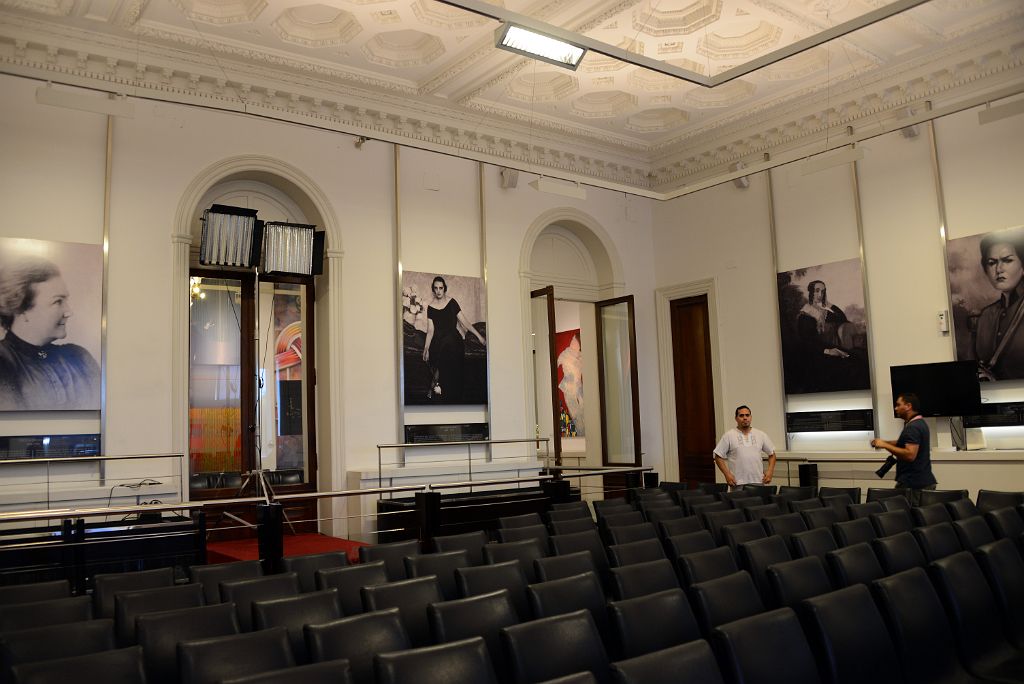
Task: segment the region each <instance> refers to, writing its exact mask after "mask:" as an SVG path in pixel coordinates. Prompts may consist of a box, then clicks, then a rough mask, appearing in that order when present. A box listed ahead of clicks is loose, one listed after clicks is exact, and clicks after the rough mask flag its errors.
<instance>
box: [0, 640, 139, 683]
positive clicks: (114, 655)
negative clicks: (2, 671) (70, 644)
mask: <svg viewBox="0 0 1024 684" xmlns="http://www.w3.org/2000/svg"><path fill="white" fill-rule="evenodd" d="M12 672H13V673H14V680H15V681H16V682H17V683H18V684H60V683H61V682H74V681H80V682H117V683H118V684H145V682H146V674H145V672H144V671H143V666H142V649H141V648H139V647H138V646H131V647H129V648H121V649H117V650H113V651H101V652H99V653H90V654H88V655H81V656H75V657H73V658H56V659H52V660H39V661H36V662H32V663H24V664H22V665H17V666H15V667H14V668H12Z"/></svg>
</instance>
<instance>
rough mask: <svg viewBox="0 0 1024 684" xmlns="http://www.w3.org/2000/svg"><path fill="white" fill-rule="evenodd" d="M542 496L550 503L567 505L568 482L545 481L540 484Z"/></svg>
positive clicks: (568, 494) (568, 498)
mask: <svg viewBox="0 0 1024 684" xmlns="http://www.w3.org/2000/svg"><path fill="white" fill-rule="evenodd" d="M540 488H541V490H542V491H543V492H544V496H546V497H548V499H550V500H551V503H553V504H555V503H567V502H568V501H569V500H570V496H571V494H570V485H569V481H568V480H545V481H544V482H541V483H540Z"/></svg>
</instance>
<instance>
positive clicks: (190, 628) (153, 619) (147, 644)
mask: <svg viewBox="0 0 1024 684" xmlns="http://www.w3.org/2000/svg"><path fill="white" fill-rule="evenodd" d="M135 633H136V638H137V639H138V642H139V645H140V646H142V652H143V654H144V660H145V664H146V679H147V681H148V682H149V684H170V683H171V682H177V681H178V650H177V649H178V643H179V642H182V641H191V640H194V639H206V638H210V637H217V636H227V635H229V634H238V616H237V615H236V614H235V606H234V604H231V603H215V604H213V605H212V606H203V607H201V608H182V609H180V610H170V611H162V612H159V613H145V614H143V615H140V616H139V617H138V618H136V621H135Z"/></svg>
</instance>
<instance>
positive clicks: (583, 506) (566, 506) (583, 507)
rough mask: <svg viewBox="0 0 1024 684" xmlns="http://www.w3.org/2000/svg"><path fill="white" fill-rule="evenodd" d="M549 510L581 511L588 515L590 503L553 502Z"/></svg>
mask: <svg viewBox="0 0 1024 684" xmlns="http://www.w3.org/2000/svg"><path fill="white" fill-rule="evenodd" d="M551 510H552V512H554V511H583V512H584V513H586V514H587V515H590V505H589V504H587V502H586V501H582V500H580V501H566V502H564V503H553V504H551Z"/></svg>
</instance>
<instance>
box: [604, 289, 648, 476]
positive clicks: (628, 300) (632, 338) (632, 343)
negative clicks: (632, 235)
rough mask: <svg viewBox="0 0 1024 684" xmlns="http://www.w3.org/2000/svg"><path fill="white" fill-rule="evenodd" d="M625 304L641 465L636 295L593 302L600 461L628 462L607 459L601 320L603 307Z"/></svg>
mask: <svg viewBox="0 0 1024 684" xmlns="http://www.w3.org/2000/svg"><path fill="white" fill-rule="evenodd" d="M623 303H625V304H626V311H627V315H628V318H629V370H630V377H629V380H630V385H631V390H632V392H631V394H632V403H633V463H632V465H637V466H638V465H640V464H641V459H642V452H641V450H640V389H639V380H638V376H637V368H636V324H635V322H634V321H635V318H634V315H633V295H625V296H623V297H616V298H614V299H604V300H601V301H599V302H594V318H595V319H596V323H597V325H596V330H597V382H598V395H599V396H600V398H601V463H602V464H603V465H606V466H607V465H629V464H625V463H611V464H610V463H608V427H607V422H608V421H607V420H606V419H605V399H604V391H605V387H604V341H603V340H604V328H603V325H602V323H601V309H602V308H604V307H607V306H614V305H616V304H623Z"/></svg>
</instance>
